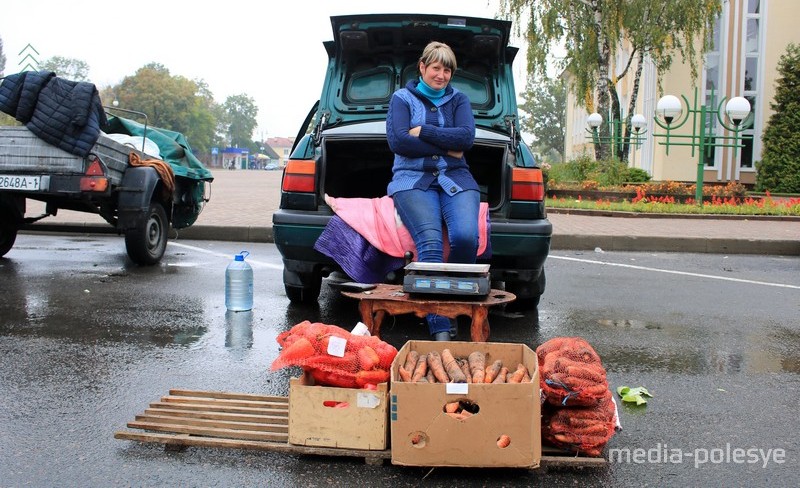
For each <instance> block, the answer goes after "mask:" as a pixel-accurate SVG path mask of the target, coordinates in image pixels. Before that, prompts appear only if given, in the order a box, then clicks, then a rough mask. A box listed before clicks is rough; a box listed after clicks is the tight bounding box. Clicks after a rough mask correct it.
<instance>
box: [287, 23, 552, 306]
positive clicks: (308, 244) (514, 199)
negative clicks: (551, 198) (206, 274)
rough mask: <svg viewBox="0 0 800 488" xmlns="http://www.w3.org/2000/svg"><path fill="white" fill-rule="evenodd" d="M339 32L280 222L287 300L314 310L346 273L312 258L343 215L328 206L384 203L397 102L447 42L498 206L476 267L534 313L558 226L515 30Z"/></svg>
mask: <svg viewBox="0 0 800 488" xmlns="http://www.w3.org/2000/svg"><path fill="white" fill-rule="evenodd" d="M331 23H332V25H333V37H334V39H333V41H328V42H325V43H324V46H325V50H326V51H327V53H328V69H327V74H326V77H325V82H324V84H323V88H322V94H321V97H320V100H319V102H318V103H317V104H316V105H315V106H314V108H313V109H312V110H311V112H310V113H309V115H308V117H307V119H306V121H305V123H304V124H303V126H302V127H301V128H300V131H299V134H298V137H297V139H296V141H295V146H294V148H293V149H292V153H291V156H290V159H289V160H288V162H287V165H286V168H285V170H284V174H283V182H282V194H281V203H280V209H279V210H278V211H277V212H275V214H274V216H273V220H272V222H273V229H274V235H275V244H276V246H277V247H278V250H279V251H280V253H281V255H282V257H283V264H284V271H283V282H284V286H285V289H286V295H287V296H288V297H289V299H290V300H292V301H296V302H307V301H315V300H316V299H317V297H318V296H319V292H320V286H321V282H322V279H323V277H326V276H328V275H329V274H330V273H331V272H333V271H340V269H339V267H338V266H337V264H336V263H335V262H334V261H333V260H331V259H330V258H328V257H327V256H325V255H323V254H322V253H319V252H317V251H316V250H314V244H315V242H316V241H317V238H318V237H319V236H320V234H321V233H322V232H323V230H324V229H325V226H326V225H327V223H328V221H329V220H330V218H331V216H332V215H333V212H332V210H331V208H330V207H329V206H328V205H326V204H325V202H324V195H326V194H327V195H330V196H332V197H342V198H380V197H383V196H385V195H386V186H387V184H388V183H389V180H390V179H391V177H392V162H393V154H392V152H391V150H390V149H389V145H388V143H387V141H386V113H387V110H388V108H389V100H390V98H391V96H392V93H394V91H395V90H397V89H398V88H400V87H403V86H405V84H406V83H407V81H408V80H409V79H412V78H414V77H416V76H417V60H418V59H419V55H420V53H421V52H422V50H423V48H424V47H425V45H426V44H427V43H428V42H430V41H432V40H437V41H441V42H444V43H446V44H448V45H450V47H452V48H453V51H454V52H455V54H456V57H457V58H458V69H457V70H456V72H455V73H454V75H453V78H452V80H451V83H452V84H453V85H454V86H455V87H456V88H458V89H459V90H461V91H462V92H464V93H466V94H467V95H468V96H469V99H470V101H471V103H472V109H473V113H474V116H475V125H476V133H475V143H474V145H473V147H472V149H470V150H469V151H468V152H467V153H466V154H465V157H466V160H467V161H468V162H469V165H470V170H471V172H472V174H473V176H474V177H475V180H476V181H477V183H478V185H479V186H480V189H481V199H482V201H485V202H487V203H488V205H489V211H490V222H491V226H490V228H491V234H490V240H491V249H492V256H491V258H490V259H488V260H484V261H481V260H479V261H478V262H479V263H481V262H483V263H488V264H490V265H491V268H490V269H491V278H492V281H493V286H494V287H498V286H501V285H504V286H505V289H506V290H508V291H511V292H513V293H515V294H516V295H517V297H518V299H517V302H516V304H517V305H518V306H522V308H532V307H536V306H537V305H538V303H539V297H540V296H541V294H542V293H543V292H544V287H545V273H544V262H545V260H546V258H547V255H548V252H549V250H550V238H551V235H552V230H553V227H552V224H551V223H550V221H548V220H547V216H546V213H545V204H544V186H543V183H542V172H541V169H540V167H539V165H538V163H537V162H536V161H535V160H534V158H533V155H532V154H531V152H530V150H529V148H528V147H527V146H526V145H525V143H524V142H523V141H522V139H521V137H520V134H519V120H518V113H517V101H516V90H515V88H514V79H513V75H512V71H511V64H512V61H513V60H514V57H515V55H516V54H517V48H515V47H511V46H509V45H508V41H509V34H510V30H511V23H510V22H507V21H502V20H493V19H480V18H471V17H459V16H444V15H431V14H418V15H415V14H369V15H347V16H338V17H332V18H331ZM392 274H394V273H392ZM391 278H392V276H391V274H390V276H389V277H387V280H388V279H391Z"/></svg>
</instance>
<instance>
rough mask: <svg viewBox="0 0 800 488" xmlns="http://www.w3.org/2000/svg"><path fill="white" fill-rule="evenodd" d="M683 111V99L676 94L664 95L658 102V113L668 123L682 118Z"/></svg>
mask: <svg viewBox="0 0 800 488" xmlns="http://www.w3.org/2000/svg"><path fill="white" fill-rule="evenodd" d="M682 111H683V110H682V109H681V101H680V100H679V99H678V97H676V96H675V95H664V96H663V97H661V98H660V99H659V100H658V103H657V104H656V115H660V116H661V117H663V119H664V120H665V121H666V122H667V125H669V124H671V123H672V121H673V120H674V119H676V118H680V116H681V112H682Z"/></svg>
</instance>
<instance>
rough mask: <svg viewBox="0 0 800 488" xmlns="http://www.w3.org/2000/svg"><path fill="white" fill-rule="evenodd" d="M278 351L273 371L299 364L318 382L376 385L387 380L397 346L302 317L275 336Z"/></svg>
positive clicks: (352, 386) (347, 386)
mask: <svg viewBox="0 0 800 488" xmlns="http://www.w3.org/2000/svg"><path fill="white" fill-rule="evenodd" d="M277 341H278V344H279V345H280V346H281V352H280V353H279V354H278V357H277V358H276V359H275V361H273V363H272V366H271V369H272V371H276V370H278V369H281V368H285V367H287V366H299V367H301V368H303V369H304V370H305V371H307V372H308V373H309V374H310V375H311V376H312V377H313V378H314V381H315V382H316V383H317V384H318V385H323V386H338V387H342V388H375V386H376V385H378V384H379V383H384V382H386V381H389V370H390V368H391V366H392V361H393V360H394V357H395V356H397V349H395V348H394V346H392V345H391V344H388V343H386V342H383V341H382V340H380V339H378V338H377V337H374V336H360V335H353V334H351V333H350V332H348V331H347V330H345V329H342V328H341V327H337V326H335V325H327V324H322V323H319V322H314V323H312V322H309V321H308V320H305V321H303V322H301V323H299V324H297V325H295V326H294V327H292V328H291V329H289V330H288V331H286V332H282V333H281V334H279V335H278V337H277Z"/></svg>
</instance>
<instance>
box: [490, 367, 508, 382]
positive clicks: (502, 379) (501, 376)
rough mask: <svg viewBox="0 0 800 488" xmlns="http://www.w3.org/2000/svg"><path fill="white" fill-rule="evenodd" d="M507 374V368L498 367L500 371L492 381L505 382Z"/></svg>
mask: <svg viewBox="0 0 800 488" xmlns="http://www.w3.org/2000/svg"><path fill="white" fill-rule="evenodd" d="M507 376H508V368H506V367H505V366H503V367H501V368H500V372H499V373H497V377H496V378H495V379H493V380H492V383H505V382H506V377H507Z"/></svg>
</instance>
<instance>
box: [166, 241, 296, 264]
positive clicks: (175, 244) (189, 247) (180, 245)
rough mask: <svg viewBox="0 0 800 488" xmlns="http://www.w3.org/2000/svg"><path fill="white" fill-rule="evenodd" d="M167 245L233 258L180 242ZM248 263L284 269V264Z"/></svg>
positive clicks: (253, 261) (249, 260) (254, 261)
mask: <svg viewBox="0 0 800 488" xmlns="http://www.w3.org/2000/svg"><path fill="white" fill-rule="evenodd" d="M167 244H168V245H170V246H177V247H182V248H184V249H190V250H192V251H195V252H201V253H204V254H210V255H212V256H218V257H221V258H230V257H231V256H230V254H227V253H222V252H216V251H209V250H208V249H203V248H202V247H196V246H190V245H188V244H182V243H179V242H167ZM247 262H248V263H250V266H253V265H255V266H254V267H258V268H271V269H283V264H275V263H265V262H263V261H258V260H256V259H248V260H247Z"/></svg>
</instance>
